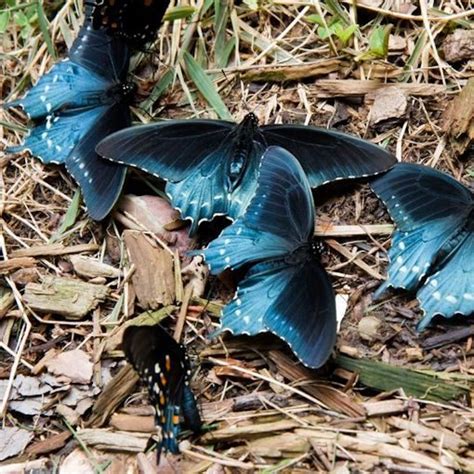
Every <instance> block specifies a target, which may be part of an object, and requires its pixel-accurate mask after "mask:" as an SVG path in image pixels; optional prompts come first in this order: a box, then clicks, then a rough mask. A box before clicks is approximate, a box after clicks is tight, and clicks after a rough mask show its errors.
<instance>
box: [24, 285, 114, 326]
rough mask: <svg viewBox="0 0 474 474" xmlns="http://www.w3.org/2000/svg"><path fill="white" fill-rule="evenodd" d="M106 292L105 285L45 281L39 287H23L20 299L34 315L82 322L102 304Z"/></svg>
mask: <svg viewBox="0 0 474 474" xmlns="http://www.w3.org/2000/svg"><path fill="white" fill-rule="evenodd" d="M108 291H109V290H108V288H107V287H106V286H105V285H94V284H92V283H86V282H83V281H81V280H76V279H72V278H61V277H46V278H44V280H43V282H42V283H41V284H39V283H29V284H28V285H26V287H25V294H24V296H23V298H24V301H25V303H26V304H27V305H29V306H30V307H31V308H32V309H34V310H35V311H39V312H42V313H54V314H61V315H62V316H64V317H65V318H69V319H82V318H84V317H85V316H86V315H87V314H88V313H89V312H90V311H92V310H93V309H94V308H96V307H97V305H98V304H99V303H100V302H101V301H104V299H105V297H106V296H107V293H108Z"/></svg>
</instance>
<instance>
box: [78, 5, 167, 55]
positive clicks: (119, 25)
mask: <svg viewBox="0 0 474 474" xmlns="http://www.w3.org/2000/svg"><path fill="white" fill-rule="evenodd" d="M84 4H85V7H86V14H85V16H86V18H88V19H89V20H90V22H91V24H92V27H93V28H94V29H96V30H98V29H102V30H105V31H106V32H107V34H109V35H111V36H118V37H120V38H122V39H124V40H125V41H126V42H127V44H128V45H129V46H133V47H135V48H138V49H139V48H140V47H141V46H143V45H144V44H145V43H148V42H149V41H151V40H152V39H153V38H154V36H155V35H156V31H157V29H158V28H159V26H160V24H161V22H162V20H163V15H164V14H165V12H166V9H167V8H168V5H169V0H85V2H84Z"/></svg>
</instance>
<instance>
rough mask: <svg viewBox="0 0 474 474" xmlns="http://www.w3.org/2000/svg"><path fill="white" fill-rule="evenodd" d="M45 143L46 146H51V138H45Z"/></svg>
mask: <svg viewBox="0 0 474 474" xmlns="http://www.w3.org/2000/svg"><path fill="white" fill-rule="evenodd" d="M46 144H47V145H48V148H51V147H52V146H53V140H51V139H50V138H48V139H47V140H46Z"/></svg>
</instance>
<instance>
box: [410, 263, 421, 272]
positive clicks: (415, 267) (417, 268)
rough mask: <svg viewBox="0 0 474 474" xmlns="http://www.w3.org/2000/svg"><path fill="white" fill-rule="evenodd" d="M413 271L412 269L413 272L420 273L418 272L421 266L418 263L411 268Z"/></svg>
mask: <svg viewBox="0 0 474 474" xmlns="http://www.w3.org/2000/svg"><path fill="white" fill-rule="evenodd" d="M411 271H412V272H413V273H418V272H419V271H420V267H419V266H418V265H415V266H414V267H413V268H412V269H411Z"/></svg>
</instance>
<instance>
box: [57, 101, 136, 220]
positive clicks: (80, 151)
mask: <svg viewBox="0 0 474 474" xmlns="http://www.w3.org/2000/svg"><path fill="white" fill-rule="evenodd" d="M94 111H95V113H96V114H98V113H99V112H101V110H100V108H96V109H94ZM75 117H76V120H78V121H79V120H80V119H81V114H75ZM62 118H63V117H61V119H62ZM61 119H60V120H59V121H58V122H60V121H61ZM127 125H130V112H129V109H128V106H127V105H124V104H115V105H112V106H110V107H102V112H101V114H100V115H98V116H97V118H96V122H95V123H94V125H93V126H92V127H90V129H89V130H88V131H87V133H86V134H84V135H83V137H82V138H81V140H80V141H79V142H78V143H77V145H76V146H75V147H74V148H73V149H72V150H71V151H70V156H69V157H68V158H67V160H66V161H65V164H66V169H67V170H68V172H69V173H70V174H71V175H72V176H73V178H74V179H75V180H76V181H77V183H78V184H79V186H80V187H81V190H82V195H83V198H84V202H85V204H86V207H87V211H88V213H89V215H90V216H91V217H92V219H95V220H102V219H104V218H105V217H106V216H107V214H108V213H109V212H110V210H111V209H112V207H113V206H114V204H115V202H116V201H117V199H118V198H119V196H120V193H121V191H122V187H123V183H124V181H125V175H126V171H127V170H126V168H125V166H122V165H119V164H117V163H112V162H109V161H106V160H102V159H101V158H100V157H99V155H97V153H96V152H95V146H96V144H97V143H98V142H99V141H100V140H102V139H103V138H104V137H106V136H107V135H109V133H112V132H115V131H116V130H118V129H120V128H122V127H124V126H127Z"/></svg>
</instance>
